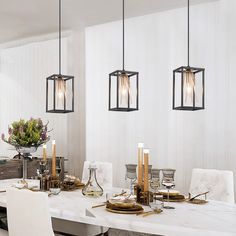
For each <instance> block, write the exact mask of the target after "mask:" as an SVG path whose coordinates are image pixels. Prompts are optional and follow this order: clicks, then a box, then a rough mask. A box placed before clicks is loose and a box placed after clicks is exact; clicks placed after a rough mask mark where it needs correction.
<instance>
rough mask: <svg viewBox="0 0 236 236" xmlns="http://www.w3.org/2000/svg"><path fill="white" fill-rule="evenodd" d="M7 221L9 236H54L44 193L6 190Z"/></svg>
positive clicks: (46, 197)
mask: <svg viewBox="0 0 236 236" xmlns="http://www.w3.org/2000/svg"><path fill="white" fill-rule="evenodd" d="M7 221H8V230H9V236H54V233H53V229H52V222H51V216H50V212H49V205H48V196H47V194H46V193H37V192H32V191H30V190H18V189H14V188H10V189H7Z"/></svg>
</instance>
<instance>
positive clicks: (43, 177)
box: [37, 160, 50, 191]
mask: <svg viewBox="0 0 236 236" xmlns="http://www.w3.org/2000/svg"><path fill="white" fill-rule="evenodd" d="M37 175H38V179H39V180H40V190H41V191H47V190H48V189H49V187H48V184H47V183H48V180H49V177H50V176H49V169H48V162H47V161H46V160H41V161H40V162H39V169H37Z"/></svg>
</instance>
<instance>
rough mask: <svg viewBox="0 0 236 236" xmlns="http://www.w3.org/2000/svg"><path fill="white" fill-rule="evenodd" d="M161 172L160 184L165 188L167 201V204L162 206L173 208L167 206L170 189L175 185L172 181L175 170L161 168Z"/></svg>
mask: <svg viewBox="0 0 236 236" xmlns="http://www.w3.org/2000/svg"><path fill="white" fill-rule="evenodd" d="M162 173H163V178H162V185H163V186H165V187H166V188H167V202H168V206H164V208H165V209H175V208H174V207H171V206H169V202H170V189H172V188H174V187H175V182H174V175H175V170H173V169H163V170H162Z"/></svg>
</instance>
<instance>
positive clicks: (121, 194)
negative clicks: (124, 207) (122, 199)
mask: <svg viewBox="0 0 236 236" xmlns="http://www.w3.org/2000/svg"><path fill="white" fill-rule="evenodd" d="M126 193H127V192H126V191H124V190H122V192H121V193H119V194H115V195H114V197H119V196H123V195H124V194H126Z"/></svg>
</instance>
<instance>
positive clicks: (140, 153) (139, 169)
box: [138, 143, 144, 185]
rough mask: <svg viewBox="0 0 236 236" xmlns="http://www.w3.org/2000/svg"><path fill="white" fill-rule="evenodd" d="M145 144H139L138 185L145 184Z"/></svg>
mask: <svg viewBox="0 0 236 236" xmlns="http://www.w3.org/2000/svg"><path fill="white" fill-rule="evenodd" d="M143 147H144V144H143V143H139V144H138V184H139V185H141V184H142V183H143Z"/></svg>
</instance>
